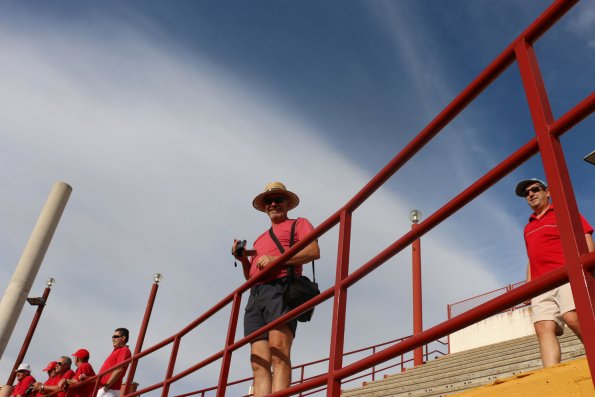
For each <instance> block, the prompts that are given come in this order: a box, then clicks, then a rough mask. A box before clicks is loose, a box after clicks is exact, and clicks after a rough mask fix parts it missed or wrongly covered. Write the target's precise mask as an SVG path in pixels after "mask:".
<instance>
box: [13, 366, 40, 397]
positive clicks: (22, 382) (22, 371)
mask: <svg viewBox="0 0 595 397" xmlns="http://www.w3.org/2000/svg"><path fill="white" fill-rule="evenodd" d="M15 372H16V373H17V382H18V383H17V385H16V386H15V387H14V389H13V390H12V394H11V396H13V397H27V395H28V394H29V393H28V391H29V392H30V390H29V388H31V389H32V386H33V384H35V378H34V377H32V376H31V366H29V364H25V363H21V365H19V367H18V368H17V369H16V371H15Z"/></svg>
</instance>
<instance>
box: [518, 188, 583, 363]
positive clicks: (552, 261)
mask: <svg viewBox="0 0 595 397" xmlns="http://www.w3.org/2000/svg"><path fill="white" fill-rule="evenodd" d="M515 193H516V195H517V196H519V197H525V199H526V200H527V204H529V207H531V209H532V210H533V214H531V217H530V218H529V223H527V225H526V226H525V230H524V235H525V245H526V247H527V256H528V257H529V263H528V265H527V282H529V281H531V280H533V279H535V278H537V277H540V276H542V275H544V274H547V273H549V272H551V271H553V270H555V269H558V268H560V267H564V266H566V263H565V259H564V253H563V251H562V242H561V240H560V231H559V230H558V223H557V220H556V215H555V212H554V206H553V205H552V204H550V191H549V190H548V187H547V185H546V184H545V182H543V181H541V180H539V179H536V178H533V179H527V180H524V181H521V182H519V183H518V185H517V187H516V189H515ZM580 218H581V224H582V228H583V232H584V233H585V240H586V242H587V248H588V250H589V252H593V251H595V244H594V243H593V227H592V226H591V225H589V223H588V222H587V221H586V220H585V218H583V216H582V215H581V216H580ZM531 306H532V314H531V319H532V321H533V326H534V327H535V333H536V334H537V339H538V340H539V348H540V352H541V361H542V363H543V366H544V367H546V368H547V367H551V366H553V365H556V364H558V363H559V362H560V357H561V352H560V343H559V341H558V338H557V336H559V335H562V333H563V332H564V329H563V325H564V323H566V325H568V327H570V329H572V330H573V331H574V333H575V334H576V335H577V336H578V337H579V339H580V340H581V341H582V333H581V329H580V325H579V322H578V317H577V315H576V310H575V306H574V299H573V297H572V291H571V289H570V284H564V285H562V286H560V287H558V288H555V289H553V290H551V291H548V292H546V293H544V294H541V295H538V296H536V297H535V298H533V299H532V300H531Z"/></svg>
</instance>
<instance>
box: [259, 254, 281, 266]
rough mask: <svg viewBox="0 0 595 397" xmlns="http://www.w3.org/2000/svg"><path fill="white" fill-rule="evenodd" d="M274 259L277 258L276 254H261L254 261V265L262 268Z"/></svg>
mask: <svg viewBox="0 0 595 397" xmlns="http://www.w3.org/2000/svg"><path fill="white" fill-rule="evenodd" d="M275 259H277V257H276V256H271V255H263V256H261V257H260V258H258V261H257V262H256V267H257V268H258V269H259V270H262V269H264V268H265V267H267V266H268V265H270V264H271V263H273V262H274V261H275Z"/></svg>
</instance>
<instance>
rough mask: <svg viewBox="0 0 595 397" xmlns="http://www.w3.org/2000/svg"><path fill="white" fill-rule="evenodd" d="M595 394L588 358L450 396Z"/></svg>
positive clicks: (575, 396)
mask: <svg viewBox="0 0 595 397" xmlns="http://www.w3.org/2000/svg"><path fill="white" fill-rule="evenodd" d="M512 396H514V397H546V396H547V397H595V389H593V382H592V380H591V374H590V373H589V365H588V363H587V359H586V358H581V359H578V360H573V361H569V362H566V363H562V364H559V365H557V366H555V367H551V368H544V369H539V370H536V371H530V372H525V373H522V374H519V375H517V376H513V377H510V378H505V379H499V380H497V381H495V382H494V383H492V384H490V385H486V386H481V387H478V388H475V389H471V390H467V391H463V392H460V393H455V394H450V395H449V397H512Z"/></svg>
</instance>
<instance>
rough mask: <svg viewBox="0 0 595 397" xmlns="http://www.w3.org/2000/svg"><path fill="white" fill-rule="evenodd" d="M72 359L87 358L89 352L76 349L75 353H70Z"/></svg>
mask: <svg viewBox="0 0 595 397" xmlns="http://www.w3.org/2000/svg"><path fill="white" fill-rule="evenodd" d="M72 355H73V356H74V357H78V358H89V356H90V354H89V350H87V349H78V350H77V351H76V352H74V353H72Z"/></svg>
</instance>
